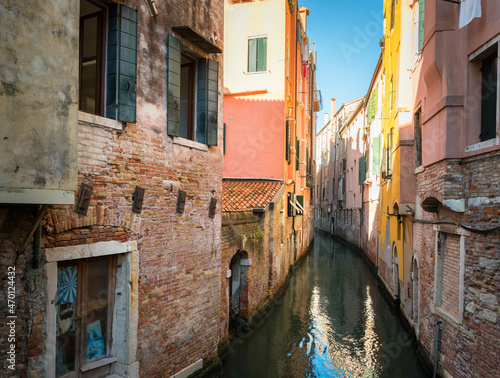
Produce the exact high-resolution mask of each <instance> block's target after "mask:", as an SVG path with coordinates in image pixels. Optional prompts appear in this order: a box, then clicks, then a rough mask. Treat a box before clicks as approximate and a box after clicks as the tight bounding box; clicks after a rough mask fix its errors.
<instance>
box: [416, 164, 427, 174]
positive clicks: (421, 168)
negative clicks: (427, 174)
mask: <svg viewBox="0 0 500 378" xmlns="http://www.w3.org/2000/svg"><path fill="white" fill-rule="evenodd" d="M424 171H425V167H424V166H423V165H419V166H418V167H417V168H415V174H416V175H418V174H419V173H422V172H424Z"/></svg>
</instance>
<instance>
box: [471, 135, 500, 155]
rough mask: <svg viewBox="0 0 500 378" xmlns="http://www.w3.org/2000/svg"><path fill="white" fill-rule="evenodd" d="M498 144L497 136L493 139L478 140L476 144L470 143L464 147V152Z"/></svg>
mask: <svg viewBox="0 0 500 378" xmlns="http://www.w3.org/2000/svg"><path fill="white" fill-rule="evenodd" d="M498 144H499V138H498V137H496V138H494V139H490V140H486V141H484V142H479V143H476V144H471V145H469V146H466V147H465V152H472V151H477V150H480V149H483V148H487V147H493V146H498Z"/></svg>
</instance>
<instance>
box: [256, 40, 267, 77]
mask: <svg viewBox="0 0 500 378" xmlns="http://www.w3.org/2000/svg"><path fill="white" fill-rule="evenodd" d="M257 41H258V42H257V71H259V72H262V71H265V70H266V68H267V38H259V39H258V40H257Z"/></svg>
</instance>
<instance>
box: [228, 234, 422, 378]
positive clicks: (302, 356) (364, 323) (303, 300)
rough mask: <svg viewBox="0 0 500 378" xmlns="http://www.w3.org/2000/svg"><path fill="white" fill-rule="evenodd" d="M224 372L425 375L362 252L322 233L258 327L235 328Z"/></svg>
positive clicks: (257, 376) (253, 374)
mask: <svg viewBox="0 0 500 378" xmlns="http://www.w3.org/2000/svg"><path fill="white" fill-rule="evenodd" d="M231 350H232V355H231V357H229V359H228V360H227V361H226V362H225V364H224V366H223V377H227V378H229V377H234V378H245V377H252V378H254V377H255V378H261V377H262V378H264V377H273V378H274V377H287V378H288V377H404V378H411V377H427V374H426V373H425V371H424V370H423V368H422V366H421V365H420V363H419V361H418V359H417V357H416V348H415V346H414V345H413V344H412V342H411V339H410V336H409V333H408V332H407V331H406V330H405V329H404V327H403V325H402V323H401V321H400V320H399V318H398V314H397V312H396V311H395V310H394V308H393V307H391V305H390V303H389V302H388V301H387V299H386V297H385V296H384V294H383V292H382V290H381V288H380V287H379V286H378V285H377V278H376V276H375V275H374V273H373V272H372V271H371V270H370V268H369V266H368V264H367V263H366V261H365V260H364V259H363V257H362V256H361V254H360V253H359V252H358V251H356V250H353V249H352V248H350V247H349V246H347V245H346V244H344V243H341V242H339V241H337V240H335V239H333V238H331V237H329V236H325V235H324V234H320V233H316V234H315V240H314V248H313V249H312V250H311V251H310V253H309V254H308V255H307V256H305V257H304V258H303V261H302V262H301V264H300V265H299V266H298V267H297V269H296V270H295V272H294V273H293V275H292V277H291V279H290V284H289V286H288V288H287V291H286V293H285V295H284V296H283V297H281V299H279V300H278V301H277V302H276V303H274V304H273V305H272V306H270V309H269V311H268V312H267V313H266V315H265V316H264V317H263V319H262V321H261V322H260V323H259V324H258V325H256V326H255V327H249V328H248V329H247V328H245V327H239V328H238V329H237V331H236V335H235V337H234V338H233V341H232V343H231Z"/></svg>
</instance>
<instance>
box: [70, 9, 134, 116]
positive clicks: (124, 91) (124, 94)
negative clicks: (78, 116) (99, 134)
mask: <svg viewBox="0 0 500 378" xmlns="http://www.w3.org/2000/svg"><path fill="white" fill-rule="evenodd" d="M79 1H80V14H79V16H80V26H79V35H80V37H79V58H78V70H79V75H78V83H79V88H78V109H79V111H81V112H85V113H87V114H91V115H94V116H98V117H103V118H108V119H112V120H115V121H120V122H131V123H135V122H136V116H137V95H136V85H137V10H135V9H133V8H130V7H128V6H126V5H124V4H121V3H120V4H118V3H116V2H114V3H111V2H110V3H107V2H106V1H101V0H79ZM83 2H87V3H89V4H90V5H92V6H95V7H97V8H100V9H101V11H99V12H94V13H91V14H89V15H86V16H83V17H82V16H81V15H82V3H83ZM95 13H99V14H100V15H101V16H100V19H99V20H100V21H98V24H99V25H100V26H99V30H100V32H99V33H98V34H99V35H98V37H97V45H98V47H97V49H98V53H99V58H98V59H100V63H99V64H97V75H96V100H95V101H96V106H95V109H94V112H91V111H88V109H86V110H84V109H83V107H82V105H83V92H82V87H83V86H82V55H83V44H84V43H83V36H84V33H83V32H82V27H83V22H82V19H83V20H85V19H86V18H88V17H87V16H92V15H94V14H95Z"/></svg>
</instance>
